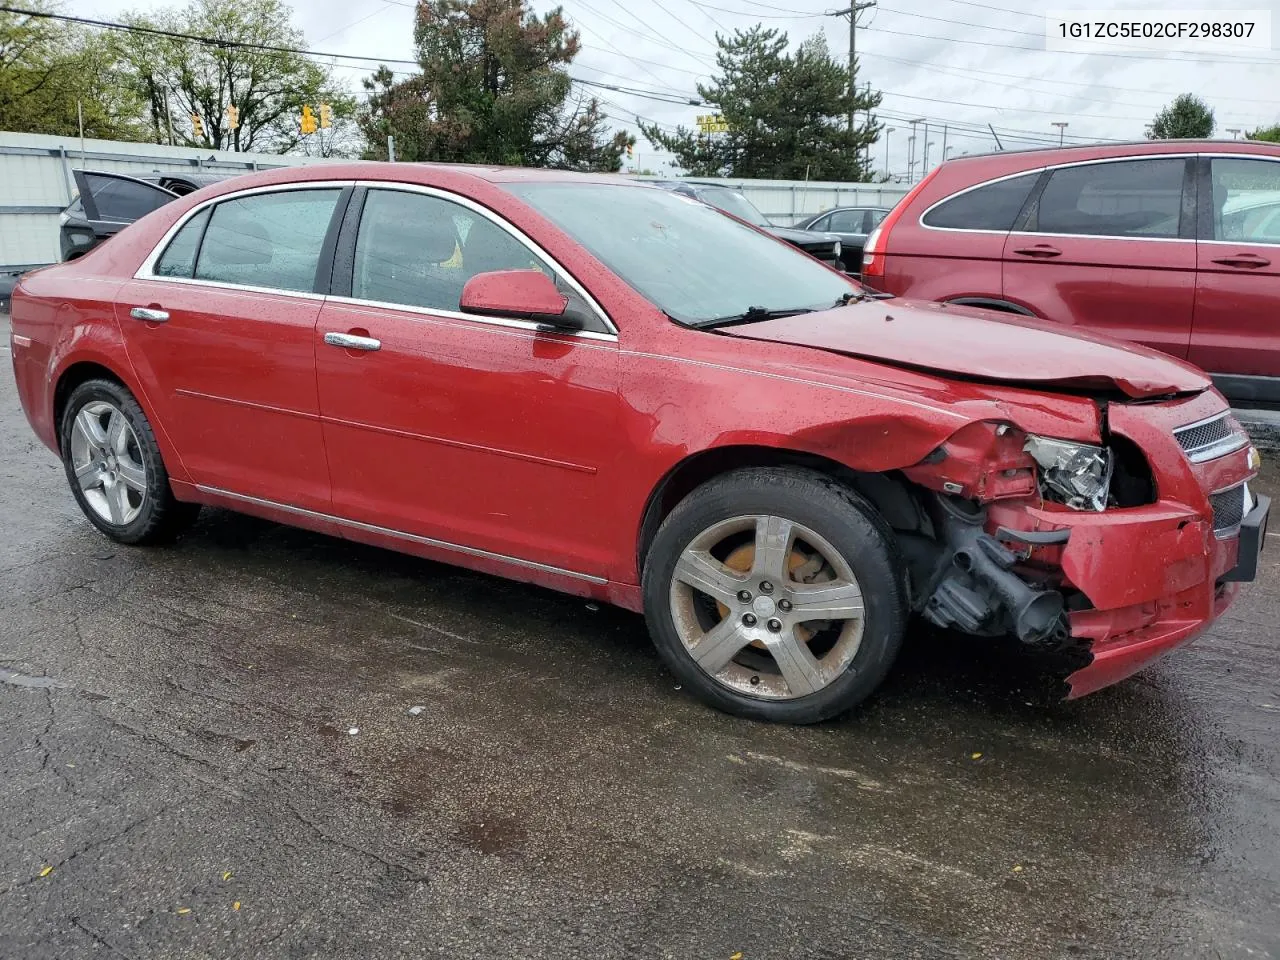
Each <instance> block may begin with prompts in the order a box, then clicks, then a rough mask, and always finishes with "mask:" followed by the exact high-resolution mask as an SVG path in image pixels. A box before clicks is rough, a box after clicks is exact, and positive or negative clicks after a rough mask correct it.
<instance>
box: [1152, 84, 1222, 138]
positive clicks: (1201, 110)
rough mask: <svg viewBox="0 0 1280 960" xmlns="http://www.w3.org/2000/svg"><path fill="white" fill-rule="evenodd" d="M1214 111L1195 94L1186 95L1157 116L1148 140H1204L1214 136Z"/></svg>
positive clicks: (1179, 97) (1181, 96)
mask: <svg viewBox="0 0 1280 960" xmlns="http://www.w3.org/2000/svg"><path fill="white" fill-rule="evenodd" d="M1214 126H1215V122H1214V119H1213V110H1211V109H1210V107H1209V105H1208V104H1207V103H1205V102H1204V101H1203V100H1201V99H1200V98H1199V97H1197V96H1196V95H1195V94H1191V93H1184V94H1181V95H1180V96H1178V97H1177V98H1176V99H1175V100H1174V101H1173V103H1171V104H1169V105H1168V106H1167V107H1165V108H1164V109H1163V110H1161V111H1160V112H1159V113H1157V114H1156V117H1155V119H1154V120H1152V121H1151V129H1150V131H1148V133H1147V139H1148V140H1184V139H1203V138H1204V137H1211V136H1213V128H1214Z"/></svg>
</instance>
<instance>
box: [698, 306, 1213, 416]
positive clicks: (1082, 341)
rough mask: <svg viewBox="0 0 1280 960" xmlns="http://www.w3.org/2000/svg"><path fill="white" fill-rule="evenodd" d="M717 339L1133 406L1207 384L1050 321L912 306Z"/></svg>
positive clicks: (1151, 354)
mask: <svg viewBox="0 0 1280 960" xmlns="http://www.w3.org/2000/svg"><path fill="white" fill-rule="evenodd" d="M718 332H720V333H724V334H728V335H729V336H733V337H742V338H744V339H750V340H767V341H773V342H776V343H790V344H795V345H797V346H804V347H816V348H818V349H820V350H829V351H833V352H837V353H843V354H848V355H850V356H856V357H862V358H864V359H867V360H878V361H883V362H885V363H891V364H894V365H896V366H902V367H911V368H915V369H919V370H927V371H931V372H936V373H942V374H953V375H957V376H961V377H969V378H974V379H979V380H983V381H988V382H998V383H1006V384H1012V385H1026V386H1041V387H1046V388H1050V389H1052V388H1055V387H1057V388H1061V389H1070V390H1119V391H1120V392H1122V393H1124V394H1126V395H1128V396H1130V397H1133V398H1135V399H1141V398H1147V397H1157V396H1164V395H1167V394H1173V393H1199V392H1200V391H1202V390H1206V389H1208V388H1209V387H1211V386H1212V385H1213V384H1212V382H1211V381H1210V380H1209V378H1208V376H1207V375H1206V374H1204V373H1202V372H1200V371H1199V370H1197V369H1195V368H1194V367H1192V366H1189V365H1188V364H1185V363H1183V362H1182V361H1180V360H1175V359H1173V358H1172V357H1169V356H1167V355H1165V354H1163V353H1159V352H1157V351H1155V350H1149V349H1147V348H1146V347H1140V346H1137V345H1135V344H1129V343H1123V342H1121V341H1119V340H1111V339H1109V338H1107V337H1102V336H1095V335H1093V334H1090V333H1084V332H1082V331H1079V330H1074V329H1072V328H1070V327H1064V326H1062V325H1060V324H1055V323H1052V322H1050V321H1047V320H1037V319H1035V318H1032V317H1021V316H1017V315H1015V314H1010V313H999V312H996V311H992V310H980V309H976V308H973V307H959V306H951V305H948V304H942V303H930V302H925V301H918V300H907V299H896V298H895V299H890V300H866V301H862V302H860V303H852V304H849V305H848V306H847V307H839V308H836V309H834V310H824V311H821V312H818V313H805V314H800V315H798V316H794V317H786V318H783V319H780V320H766V321H764V322H762V323H744V324H741V325H739V326H730V327H722V328H720V330H719V331H718Z"/></svg>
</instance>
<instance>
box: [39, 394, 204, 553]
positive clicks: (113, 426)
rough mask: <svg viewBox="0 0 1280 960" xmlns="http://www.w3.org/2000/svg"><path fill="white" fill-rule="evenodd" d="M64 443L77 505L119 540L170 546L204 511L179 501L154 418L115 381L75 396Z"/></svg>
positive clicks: (65, 420)
mask: <svg viewBox="0 0 1280 960" xmlns="http://www.w3.org/2000/svg"><path fill="white" fill-rule="evenodd" d="M95 425H96V426H95ZM59 442H60V446H61V449H62V463H63V467H64V468H65V470H66V473H67V482H68V483H70V485H71V492H72V494H73V495H74V496H75V498H76V502H77V503H78V504H80V509H81V510H82V511H84V515H85V516H86V517H88V518H89V522H90V523H92V524H93V525H94V526H95V527H97V528H98V529H99V530H101V531H102V532H103V533H105V534H106V535H107V536H108V537H110V538H111V539H112V540H116V541H118V542H120V543H127V544H140V545H141V544H156V543H169V542H171V541H173V540H174V539H175V538H176V537H177V536H178V535H179V534H180V533H182V531H184V530H185V529H186V528H187V527H189V526H190V525H191V522H192V521H193V520H194V519H195V517H196V514H197V513H198V512H199V510H200V506H199V504H193V503H183V502H182V501H180V500H178V499H177V498H176V497H174V495H173V490H172V489H171V488H170V486H169V473H168V471H167V470H166V469H165V466H164V461H163V460H162V459H161V457H160V447H159V445H158V444H157V443H156V437H155V433H154V431H153V430H152V429H151V424H150V422H148V420H147V416H146V414H145V413H143V412H142V407H140V406H139V405H138V401H137V400H135V399H134V398H133V394H131V393H130V392H129V391H128V390H126V389H125V388H124V387H123V386H121V385H120V384H118V383H116V382H115V381H113V380H88V381H86V382H84V383H82V384H80V385H79V386H78V387H76V388H75V389H74V390H73V391H72V392H71V396H70V397H68V398H67V406H66V409H65V410H64V411H63V415H62V424H61V430H60V432H59Z"/></svg>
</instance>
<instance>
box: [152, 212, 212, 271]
mask: <svg viewBox="0 0 1280 960" xmlns="http://www.w3.org/2000/svg"><path fill="white" fill-rule="evenodd" d="M208 220H209V211H208V210H203V211H201V212H200V213H198V214H196V215H195V216H194V217H192V218H191V219H190V220H188V221H187V222H186V223H185V224H183V226H182V229H181V230H179V231H178V233H177V236H175V237H174V238H173V239H172V240H170V241H169V246H168V247H166V248H165V251H164V253H162V254H161V255H160V259H159V260H157V261H156V269H155V274H156V276H158V277H185V278H190V277H192V276H193V275H194V274H195V269H196V251H197V249H198V248H199V246H200V237H201V236H202V235H203V234H204V225H205V223H207V222H208Z"/></svg>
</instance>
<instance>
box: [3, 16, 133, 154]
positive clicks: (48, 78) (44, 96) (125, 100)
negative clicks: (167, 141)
mask: <svg viewBox="0 0 1280 960" xmlns="http://www.w3.org/2000/svg"><path fill="white" fill-rule="evenodd" d="M32 9H36V10H41V11H51V10H54V9H56V8H54V7H53V6H51V5H50V4H48V3H35V4H34V5H32ZM77 101H79V105H80V110H81V112H82V113H83V117H84V132H85V136H89V137H99V138H102V139H108V140H135V139H138V138H139V137H141V136H143V135H144V133H145V130H144V129H143V127H142V125H141V124H140V123H139V122H138V116H139V110H140V106H141V105H140V103H139V102H138V100H137V97H136V96H134V94H133V93H132V91H131V90H130V89H129V85H128V83H127V81H126V78H125V77H124V76H123V75H122V71H121V70H120V68H119V65H118V63H117V62H116V61H115V59H114V57H113V56H112V53H111V49H110V44H109V43H108V42H107V41H106V39H105V38H103V37H102V36H101V35H99V34H95V33H93V32H91V31H88V30H81V29H77V28H73V27H70V26H67V25H64V24H62V23H59V22H58V21H56V20H45V19H41V18H38V17H27V16H22V15H20V14H13V13H0V130H16V131H20V132H24V133H46V134H55V135H63V136H76V135H77V134H78V133H79V117H78V116H77V110H76V105H77Z"/></svg>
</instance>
